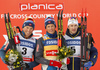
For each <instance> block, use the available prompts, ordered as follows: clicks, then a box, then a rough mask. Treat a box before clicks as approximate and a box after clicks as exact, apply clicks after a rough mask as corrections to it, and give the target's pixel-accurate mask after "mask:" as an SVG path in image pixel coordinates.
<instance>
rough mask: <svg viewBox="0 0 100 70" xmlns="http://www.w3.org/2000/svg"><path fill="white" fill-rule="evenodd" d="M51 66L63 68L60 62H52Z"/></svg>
mask: <svg viewBox="0 0 100 70" xmlns="http://www.w3.org/2000/svg"><path fill="white" fill-rule="evenodd" d="M49 65H50V66H54V67H58V68H61V66H62V64H61V62H59V61H54V60H50V63H49Z"/></svg>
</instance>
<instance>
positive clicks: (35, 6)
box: [19, 3, 64, 11]
mask: <svg viewBox="0 0 100 70" xmlns="http://www.w3.org/2000/svg"><path fill="white" fill-rule="evenodd" d="M19 7H20V11H35V10H38V11H40V10H41V11H50V10H51V11H53V10H54V11H56V10H63V9H64V4H63V3H20V4H19Z"/></svg>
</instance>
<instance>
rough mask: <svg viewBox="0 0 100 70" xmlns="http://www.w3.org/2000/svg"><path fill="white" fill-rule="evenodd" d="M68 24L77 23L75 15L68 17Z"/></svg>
mask: <svg viewBox="0 0 100 70" xmlns="http://www.w3.org/2000/svg"><path fill="white" fill-rule="evenodd" d="M70 24H77V25H78V19H77V18H76V17H69V18H68V26H69V25H70Z"/></svg>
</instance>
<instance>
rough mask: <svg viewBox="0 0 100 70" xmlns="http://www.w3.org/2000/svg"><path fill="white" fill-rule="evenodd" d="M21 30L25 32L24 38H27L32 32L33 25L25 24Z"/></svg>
mask: <svg viewBox="0 0 100 70" xmlns="http://www.w3.org/2000/svg"><path fill="white" fill-rule="evenodd" d="M23 31H24V33H25V37H26V38H29V36H30V35H31V34H32V32H33V27H31V26H25V27H24V28H23Z"/></svg>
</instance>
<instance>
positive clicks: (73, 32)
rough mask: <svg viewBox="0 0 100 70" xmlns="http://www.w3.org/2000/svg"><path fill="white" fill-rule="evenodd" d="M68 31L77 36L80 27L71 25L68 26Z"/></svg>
mask: <svg viewBox="0 0 100 70" xmlns="http://www.w3.org/2000/svg"><path fill="white" fill-rule="evenodd" d="M68 29H69V32H70V33H71V34H75V33H76V32H77V29H78V25H77V24H70V25H69V26H68Z"/></svg>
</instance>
